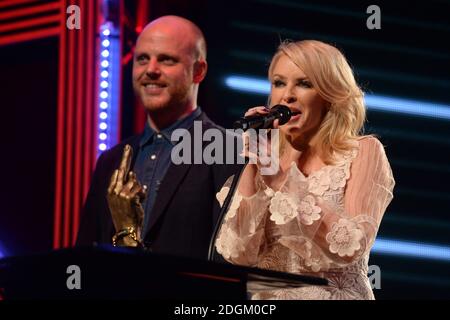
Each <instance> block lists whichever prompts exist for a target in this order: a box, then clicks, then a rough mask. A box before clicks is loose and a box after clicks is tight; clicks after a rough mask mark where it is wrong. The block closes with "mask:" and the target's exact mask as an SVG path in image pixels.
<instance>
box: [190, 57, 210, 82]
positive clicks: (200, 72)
mask: <svg viewBox="0 0 450 320" xmlns="http://www.w3.org/2000/svg"><path fill="white" fill-rule="evenodd" d="M207 70H208V63H207V62H206V61H205V60H198V61H196V62H195V63H194V77H193V78H194V83H200V82H202V81H203V79H205V76H206V71H207Z"/></svg>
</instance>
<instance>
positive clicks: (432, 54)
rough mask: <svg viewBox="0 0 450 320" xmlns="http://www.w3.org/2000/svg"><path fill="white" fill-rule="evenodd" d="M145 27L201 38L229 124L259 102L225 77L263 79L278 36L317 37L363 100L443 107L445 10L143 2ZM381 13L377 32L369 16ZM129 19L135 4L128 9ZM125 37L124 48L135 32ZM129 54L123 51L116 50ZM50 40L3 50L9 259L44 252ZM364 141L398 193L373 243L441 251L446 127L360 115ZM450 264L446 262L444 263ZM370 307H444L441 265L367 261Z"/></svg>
mask: <svg viewBox="0 0 450 320" xmlns="http://www.w3.org/2000/svg"><path fill="white" fill-rule="evenodd" d="M150 3H151V5H150V9H149V14H150V18H151V19H153V18H156V17H158V16H161V15H165V14H176V15H181V16H184V17H186V18H188V19H191V20H192V21H194V22H195V23H197V24H198V25H199V27H200V28H201V29H202V30H203V31H204V33H205V37H206V39H207V44H208V63H209V70H208V75H207V77H206V79H205V81H204V82H203V83H202V85H201V86H200V96H199V104H200V106H201V107H202V108H203V110H205V111H206V112H207V113H208V114H209V116H210V117H211V118H212V119H213V120H215V121H216V122H217V123H219V124H221V125H223V126H225V127H229V126H230V125H231V123H232V121H233V120H235V119H236V118H237V117H239V116H241V114H242V113H243V112H244V110H246V109H248V108H249V107H251V106H255V105H261V104H264V103H265V99H266V97H265V96H262V95H256V94H249V93H244V92H239V91H233V90H231V89H229V88H227V87H226V86H225V84H224V78H225V77H226V76H228V75H231V74H240V75H247V76H250V77H258V78H265V77H266V75H267V68H268V64H269V62H270V58H271V56H272V55H273V53H274V51H275V50H276V47H277V46H278V44H279V43H280V39H282V40H284V39H293V40H301V39H318V40H323V41H326V42H329V43H332V44H334V45H336V46H337V47H338V48H340V49H341V50H342V51H343V52H344V54H345V55H346V57H347V58H348V60H349V61H350V63H351V65H352V66H353V68H354V71H355V74H356V76H357V79H358V82H359V83H360V85H361V86H362V87H363V89H364V90H365V91H366V92H368V93H374V94H380V95H388V96H395V97H399V98H405V99H411V100H419V101H426V102H435V103H439V104H443V105H446V106H447V107H448V108H450V94H449V91H450V79H449V77H448V74H449V71H450V68H449V66H450V63H449V61H450V51H449V48H448V39H450V24H449V21H448V20H449V19H448V16H449V13H450V12H449V11H450V10H449V9H450V1H444V0H429V1H426V2H425V1H421V2H412V1H403V0H402V1H377V2H376V3H375V2H368V1H339V2H337V1H294V0H290V1H286V0H282V1H276V0H240V1H236V0H229V1H206V0H202V1H192V0H191V1H187V0H186V1H179V0H178V1H174V0H170V1H151V2H150ZM371 4H377V5H378V6H380V8H381V30H369V29H367V27H366V19H367V17H368V16H369V15H368V14H366V9H367V7H368V6H369V5H371ZM125 9H126V15H127V16H128V17H129V19H130V21H133V20H134V19H135V11H136V4H135V2H134V1H126V8H125ZM127 38H128V39H127V40H129V41H132V40H133V35H132V33H130V32H129V33H128V36H127ZM129 50H130V47H129V46H128V45H126V44H125V46H124V51H125V52H127V51H129ZM57 63H58V40H57V39H47V40H39V41H34V42H32V43H27V44H20V45H14V46H3V47H0V70H1V71H0V92H1V102H0V104H1V108H0V119H1V120H0V121H1V122H0V128H1V132H2V135H1V137H2V140H3V142H2V149H3V150H2V152H1V159H2V162H1V171H2V172H3V173H4V179H3V182H2V183H1V185H2V188H1V193H0V194H1V202H2V209H1V211H0V246H1V247H2V248H3V249H4V251H6V252H7V253H8V254H23V253H31V252H36V251H41V250H47V249H50V248H51V243H52V226H53V223H52V219H53V202H54V199H53V193H54V178H55V176H54V168H55V160H54V159H55V158H56V157H55V145H56V105H57V67H58V65H57ZM123 72H124V74H123V95H122V97H123V101H122V105H123V108H122V110H123V111H122V113H123V114H122V120H123V123H122V129H123V130H122V135H123V137H126V136H129V135H131V134H133V133H134V128H133V118H134V114H133V107H132V106H133V104H134V101H133V99H134V98H133V93H132V89H131V88H132V87H131V63H129V64H128V65H125V66H124V68H123ZM367 117H368V123H367V125H366V132H370V133H376V134H377V135H378V136H379V138H380V140H381V141H382V143H383V144H384V145H385V146H386V153H387V155H388V158H389V160H390V163H391V165H392V169H393V172H394V177H395V180H396V187H395V190H394V200H393V202H392V203H391V205H390V206H389V207H388V210H387V212H386V215H385V217H384V220H383V223H382V225H381V227H380V231H379V236H380V237H383V238H391V239H401V240H407V241H415V242H419V243H420V242H424V243H432V244H438V245H443V246H447V247H448V246H449V245H450V236H449V234H450V193H449V181H450V161H449V160H450V152H449V146H450V120H444V119H439V118H432V117H429V118H425V117H417V116H407V115H405V114H400V113H389V112H378V111H371V110H369V111H368V115H367ZM447 255H448V254H447ZM369 264H376V265H378V266H380V268H381V278H382V281H381V290H375V295H376V297H377V298H379V299H388V298H443V297H445V298H450V277H449V274H450V272H449V271H448V270H449V267H450V261H449V259H448V258H447V260H446V261H444V260H442V261H439V260H425V259H420V258H413V257H411V258H401V257H396V256H388V255H381V254H372V256H371V260H370V263H369Z"/></svg>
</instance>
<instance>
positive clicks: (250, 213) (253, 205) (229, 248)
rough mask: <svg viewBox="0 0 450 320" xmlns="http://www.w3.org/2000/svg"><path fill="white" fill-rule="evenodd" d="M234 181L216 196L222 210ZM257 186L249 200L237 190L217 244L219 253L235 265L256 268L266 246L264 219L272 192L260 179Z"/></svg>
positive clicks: (227, 183)
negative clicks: (263, 247)
mask: <svg viewBox="0 0 450 320" xmlns="http://www.w3.org/2000/svg"><path fill="white" fill-rule="evenodd" d="M232 178H233V177H230V178H229V179H228V180H227V181H226V182H225V185H224V186H223V187H222V189H221V190H220V191H219V192H218V193H217V195H216V197H217V200H218V201H219V203H220V206H222V205H223V202H224V201H225V198H226V196H227V195H228V193H229V191H230V185H231V183H232V180H233V179H232ZM256 185H257V186H258V191H257V192H256V193H255V194H254V195H252V196H250V197H245V196H243V195H241V194H240V193H239V191H238V188H236V193H235V194H234V196H233V199H232V200H231V204H230V206H229V209H228V211H227V213H226V215H225V218H224V220H223V223H222V226H221V229H220V231H219V235H218V238H217V240H216V244H215V246H216V249H217V252H218V253H220V254H221V255H222V256H223V257H224V258H225V259H226V260H227V261H229V262H232V263H235V264H240V265H249V266H252V265H255V264H256V263H257V260H258V256H259V254H260V252H261V247H262V246H263V245H264V227H265V220H266V219H265V218H266V217H267V213H268V211H267V207H268V205H269V202H270V197H271V195H272V192H271V189H270V188H268V187H267V186H266V185H265V184H264V182H263V181H262V179H260V178H259V175H258V176H257V178H256Z"/></svg>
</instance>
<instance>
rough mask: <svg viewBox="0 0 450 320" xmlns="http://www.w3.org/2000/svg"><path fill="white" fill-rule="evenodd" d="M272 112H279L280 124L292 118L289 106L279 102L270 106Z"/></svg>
mask: <svg viewBox="0 0 450 320" xmlns="http://www.w3.org/2000/svg"><path fill="white" fill-rule="evenodd" d="M270 112H271V113H272V112H273V113H277V114H278V115H279V117H278V119H279V120H278V123H279V125H282V124H285V123H287V122H288V121H289V119H291V116H292V111H291V109H289V108H288V107H287V106H285V105H282V104H277V105H275V106H273V107H272V108H270Z"/></svg>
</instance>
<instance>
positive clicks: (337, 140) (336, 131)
mask: <svg viewBox="0 0 450 320" xmlns="http://www.w3.org/2000/svg"><path fill="white" fill-rule="evenodd" d="M282 55H286V56H287V57H288V58H289V59H291V60H292V62H293V63H294V64H295V65H297V66H298V67H299V68H300V69H301V70H302V71H303V72H304V73H305V75H306V76H307V77H308V79H309V80H310V81H311V83H312V85H313V87H314V88H315V90H317V92H318V93H319V95H320V96H321V97H322V98H323V99H324V100H326V101H327V102H328V103H329V110H328V111H327V113H326V115H325V116H324V119H323V121H322V123H321V125H320V127H319V131H318V133H317V136H316V139H317V140H316V141H317V143H318V144H319V145H320V147H321V150H322V156H323V157H324V159H323V160H324V161H325V163H327V164H330V163H333V160H334V152H336V153H345V152H346V151H349V150H350V149H351V148H352V147H353V146H354V142H355V140H356V139H357V138H358V137H360V136H361V131H362V128H363V124H364V121H365V118H366V109H365V106H364V93H363V91H362V90H361V89H360V88H359V86H358V84H357V83H356V80H355V77H354V75H353V71H352V69H351V67H350V66H349V64H348V62H347V60H346V59H345V57H344V55H343V54H342V53H341V52H340V51H339V50H338V49H337V48H335V47H334V46H331V45H329V44H326V43H324V42H321V41H316V40H304V41H297V42H292V41H285V42H283V43H281V45H280V46H279V47H278V50H277V52H276V53H275V55H274V56H273V58H272V61H271V63H270V67H269V79H271V80H272V74H273V69H274V67H275V65H276V63H277V61H278V59H279V58H280V57H281V56H282ZM280 136H281V147H282V148H283V144H285V143H286V137H284V136H283V134H281V135H280ZM281 151H282V150H281Z"/></svg>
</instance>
